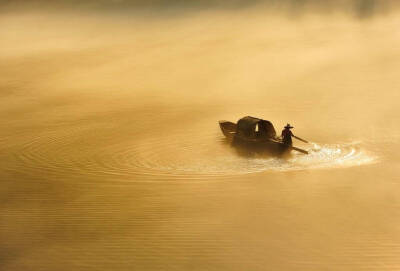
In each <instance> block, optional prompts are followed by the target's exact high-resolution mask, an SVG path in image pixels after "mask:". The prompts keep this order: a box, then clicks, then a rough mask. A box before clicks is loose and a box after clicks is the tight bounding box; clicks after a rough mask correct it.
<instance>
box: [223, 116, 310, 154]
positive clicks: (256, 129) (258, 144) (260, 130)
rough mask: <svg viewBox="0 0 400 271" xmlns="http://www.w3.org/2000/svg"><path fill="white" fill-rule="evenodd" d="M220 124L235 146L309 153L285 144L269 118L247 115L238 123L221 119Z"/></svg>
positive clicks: (278, 152)
mask: <svg viewBox="0 0 400 271" xmlns="http://www.w3.org/2000/svg"><path fill="white" fill-rule="evenodd" d="M219 126H220V128H221V131H222V133H223V134H224V135H225V137H226V138H227V139H228V140H229V141H230V142H231V143H232V145H235V146H241V147H244V148H246V149H249V150H252V151H256V152H269V153H273V154H282V153H287V152H290V151H291V150H295V151H299V152H301V153H304V154H308V152H307V151H306V150H303V149H300V148H296V147H293V146H287V145H285V144H283V142H282V140H281V139H280V138H278V137H277V135H276V131H275V128H274V126H273V125H272V123H271V122H270V121H268V120H264V119H259V118H254V117H250V116H247V117H244V118H241V119H240V120H239V121H238V122H237V123H233V122H230V121H226V120H220V121H219Z"/></svg>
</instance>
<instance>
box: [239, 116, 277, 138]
mask: <svg viewBox="0 0 400 271" xmlns="http://www.w3.org/2000/svg"><path fill="white" fill-rule="evenodd" d="M236 131H237V133H238V135H239V136H243V137H247V138H255V137H267V138H274V137H276V131H275V128H274V126H273V125H272V123H271V122H270V121H268V120H263V119H259V118H254V117H250V116H247V117H244V118H241V119H240V120H239V121H238V122H237V130H236Z"/></svg>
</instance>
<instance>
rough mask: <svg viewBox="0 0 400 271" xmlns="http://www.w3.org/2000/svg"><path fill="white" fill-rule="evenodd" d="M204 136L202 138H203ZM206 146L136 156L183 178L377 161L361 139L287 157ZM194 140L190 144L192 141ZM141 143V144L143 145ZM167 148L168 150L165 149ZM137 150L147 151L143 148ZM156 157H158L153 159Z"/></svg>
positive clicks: (313, 147)
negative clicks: (306, 153)
mask: <svg viewBox="0 0 400 271" xmlns="http://www.w3.org/2000/svg"><path fill="white" fill-rule="evenodd" d="M203 140H204V138H203ZM220 143H221V144H220V145H218V146H214V147H209V146H207V144H205V143H204V142H202V143H201V142H197V143H195V142H191V143H189V142H182V143H181V144H177V145H175V146H173V145H174V144H169V145H168V146H164V150H161V149H162V146H159V147H158V150H159V151H160V152H161V153H164V154H165V153H169V154H173V155H170V157H168V159H163V158H161V157H160V156H159V155H157V154H154V153H153V155H152V158H151V159H148V158H150V157H143V156H142V157H141V158H140V159H138V160H137V162H140V164H141V166H142V167H143V168H146V169H147V170H149V171H153V172H154V171H157V172H158V174H173V175H174V176H175V177H176V176H181V177H183V178H185V177H186V178H191V177H192V178H204V177H211V176H215V177H217V176H218V177H224V176H225V177H230V176H234V175H239V174H252V173H257V172H268V171H275V172H284V171H299V170H311V169H330V168H345V167H354V166H361V165H366V164H371V163H375V162H377V161H378V158H377V156H376V155H374V154H373V153H372V152H369V151H367V150H366V149H365V148H364V147H363V144H362V142H351V143H342V144H318V143H311V144H309V147H308V148H305V149H307V150H308V151H309V154H308V155H304V154H302V153H297V152H292V153H291V154H290V155H289V156H288V157H275V156H269V157H266V156H265V155H260V154H259V155H257V154H243V153H241V152H238V150H237V149H235V148H234V147H231V146H230V145H228V144H224V143H222V142H220ZM192 144H193V145H192ZM142 146H143V145H142ZM167 149H170V150H167ZM138 153H142V154H144V153H146V152H145V151H144V150H142V151H139V152H138ZM156 158H158V159H156Z"/></svg>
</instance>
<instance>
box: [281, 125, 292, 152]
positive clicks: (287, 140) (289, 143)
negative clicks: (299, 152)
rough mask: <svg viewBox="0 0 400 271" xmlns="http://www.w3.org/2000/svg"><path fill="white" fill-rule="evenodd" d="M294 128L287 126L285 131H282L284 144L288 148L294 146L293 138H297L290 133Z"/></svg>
mask: <svg viewBox="0 0 400 271" xmlns="http://www.w3.org/2000/svg"><path fill="white" fill-rule="evenodd" d="M292 128H294V127H293V126H290V124H289V123H288V124H286V126H285V129H283V130H282V141H283V144H285V145H286V146H290V147H291V146H292V145H293V143H292V136H293V137H295V135H294V134H293V133H292V131H290V129H292Z"/></svg>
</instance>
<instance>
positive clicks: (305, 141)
mask: <svg viewBox="0 0 400 271" xmlns="http://www.w3.org/2000/svg"><path fill="white" fill-rule="evenodd" d="M293 137H294V138H296V139H298V140H300V141H303V142H304V143H309V142H308V141H307V140H305V139H302V138H300V137H297V136H293Z"/></svg>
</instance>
